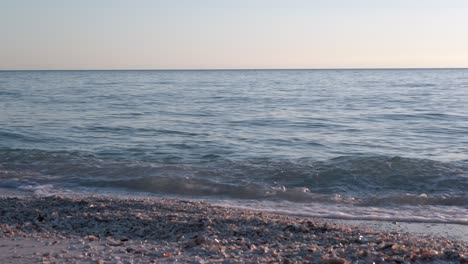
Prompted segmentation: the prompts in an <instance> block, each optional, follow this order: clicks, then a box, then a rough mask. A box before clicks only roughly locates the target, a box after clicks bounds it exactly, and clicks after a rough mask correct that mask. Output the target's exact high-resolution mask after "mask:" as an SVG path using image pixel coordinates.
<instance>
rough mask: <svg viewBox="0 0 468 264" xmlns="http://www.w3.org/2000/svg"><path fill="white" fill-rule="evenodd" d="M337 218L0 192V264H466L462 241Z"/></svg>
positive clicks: (190, 203)
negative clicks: (333, 219) (331, 219)
mask: <svg viewBox="0 0 468 264" xmlns="http://www.w3.org/2000/svg"><path fill="white" fill-rule="evenodd" d="M337 222H340V221H329V220H326V219H311V218H306V217H293V216H286V215H279V214H273V213H267V212H259V211H251V210H245V209H236V208H227V207H218V206H212V205H210V204H208V203H205V202H200V201H183V200H174V199H155V198H128V197H127V198H124V197H109V196H82V197H78V196H75V197H64V196H50V197H33V196H13V195H3V197H0V256H2V261H1V263H173V262H181V263H357V262H358V263H372V262H376V263H468V243H467V242H466V241H461V240H456V239H453V238H451V239H448V238H444V237H426V236H421V235H415V234H409V233H402V232H401V230H391V229H385V228H380V229H379V226H378V224H376V225H375V226H372V225H365V224H364V222H352V221H351V222H350V221H341V222H340V223H339V224H337ZM385 225H390V226H391V225H392V223H390V224H389V223H386V224H385ZM393 225H395V226H397V224H393ZM369 226H370V227H372V228H374V229H372V228H369ZM460 228H465V226H461V227H460ZM385 230H386V231H385Z"/></svg>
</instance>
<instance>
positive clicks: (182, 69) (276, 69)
mask: <svg viewBox="0 0 468 264" xmlns="http://www.w3.org/2000/svg"><path fill="white" fill-rule="evenodd" d="M467 69H468V67H376V68H369V67H362V68H360V67H356V68H352V67H351V68H179V69H177V68H161V69H151V68H147V69H138V68H135V69H0V72H15V71H314V70H316V71H326V70H467Z"/></svg>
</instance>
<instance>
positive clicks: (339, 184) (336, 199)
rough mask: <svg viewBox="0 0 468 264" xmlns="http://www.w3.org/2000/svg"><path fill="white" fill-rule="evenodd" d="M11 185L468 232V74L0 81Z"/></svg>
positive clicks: (2, 171) (42, 76) (3, 154)
mask: <svg viewBox="0 0 468 264" xmlns="http://www.w3.org/2000/svg"><path fill="white" fill-rule="evenodd" d="M0 187H6V188H18V189H21V190H31V191H35V192H66V191H82V190H87V191H99V192H102V191H115V192H117V191H125V192H130V193H150V194H153V195H165V196H167V195H169V196H181V197H186V198H190V197H192V198H193V197H198V198H204V199H210V200H214V201H216V202H220V203H228V204H235V205H241V206H250V207H256V208H263V209H267V210H270V209H271V210H273V209H276V210H282V211H286V212H290V213H299V214H310V215H317V216H327V217H338V218H363V219H400V220H407V221H432V222H456V223H462V224H467V225H468V70H463V69H459V70H450V69H447V70H298V71H293V70H284V71H283V70H281V71H266V70H265V71H43V72H0Z"/></svg>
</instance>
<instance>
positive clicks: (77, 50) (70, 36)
mask: <svg viewBox="0 0 468 264" xmlns="http://www.w3.org/2000/svg"><path fill="white" fill-rule="evenodd" d="M467 13H468V2H466V1H461V0H450V1H444V2H441V1H436V0H429V1H422V0H416V1H411V3H409V2H408V1H399V0H398V1H392V2H391V3H375V1H370V0H358V1H353V3H352V4H351V3H349V1H348V2H347V1H343V0H331V1H306V0H293V1H288V2H287V3H286V2H285V1H276V0H273V1H266V0H254V1H246V0H239V1H236V2H232V1H214V0H204V1H196V2H195V1H184V0H174V1H149V0H139V1H110V0H103V1H99V2H95V1H90V0H86V1H80V2H62V1H54V0H45V1H40V2H39V1H31V0H16V1H12V0H7V1H2V3H0V35H1V36H2V48H1V49H0V70H208V69H226V70H229V69H389V68H396V69H408V68H418V69H419V68H468V49H467V48H466V47H468V30H467V29H466V25H468V16H466V14H467Z"/></svg>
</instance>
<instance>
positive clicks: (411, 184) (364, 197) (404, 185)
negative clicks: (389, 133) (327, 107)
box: [0, 149, 468, 205]
mask: <svg viewBox="0 0 468 264" xmlns="http://www.w3.org/2000/svg"><path fill="white" fill-rule="evenodd" d="M210 157H211V156H210ZM12 181H17V182H18V184H20V183H21V182H22V181H25V182H26V183H27V184H31V182H36V183H37V184H56V185H68V186H85V187H87V186H88V187H89V186H99V187H102V188H125V189H129V190H133V191H142V192H152V193H164V194H177V195H193V196H228V197H232V198H241V199H265V198H268V199H284V200H291V201H298V202H306V201H315V200H319V201H332V200H334V199H336V197H337V195H339V196H341V197H348V198H343V200H349V201H350V202H352V203H356V202H360V203H372V204H378V203H389V202H392V203H406V204H409V203H412V202H416V203H420V204H448V205H450V204H454V205H460V204H462V203H466V204H468V201H467V200H466V197H467V192H466V190H468V162H467V161H457V162H440V161H434V160H428V159H413V158H403V157H388V156H343V157H337V158H333V159H329V160H312V159H308V158H302V159H296V160H272V159H266V158H265V159H261V158H253V159H248V160H225V159H222V158H220V157H219V156H216V158H209V157H207V158H204V159H201V160H199V161H197V162H193V161H192V162H189V161H184V160H180V161H179V162H178V163H171V164H169V163H167V162H165V161H164V160H161V161H151V162H146V161H135V160H128V161H125V160H123V161H122V160H111V159H104V158H102V157H99V156H97V155H95V154H93V153H88V152H79V151H74V152H67V151H55V152H51V151H42V150H22V149H3V150H0V185H10V186H11V182H12ZM2 182H3V183H2ZM6 182H8V184H6ZM421 194H426V195H430V196H428V197H424V196H420V195H421ZM447 195H448V196H447ZM460 199H461V200H460Z"/></svg>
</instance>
